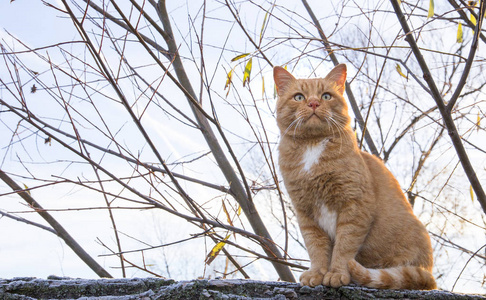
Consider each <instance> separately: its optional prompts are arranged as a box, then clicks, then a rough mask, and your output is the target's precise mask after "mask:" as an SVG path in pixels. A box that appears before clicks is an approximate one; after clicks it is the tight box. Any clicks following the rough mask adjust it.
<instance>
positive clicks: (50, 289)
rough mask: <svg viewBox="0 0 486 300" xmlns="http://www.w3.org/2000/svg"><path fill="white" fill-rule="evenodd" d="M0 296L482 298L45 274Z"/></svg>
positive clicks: (2, 287)
mask: <svg viewBox="0 0 486 300" xmlns="http://www.w3.org/2000/svg"><path fill="white" fill-rule="evenodd" d="M0 299H5V300H10V299H12V300H13V299H16V300H17V299H19V300H27V299H29V300H33V299H83V300H94V299H99V300H116V299H120V300H131V299H144V300H151V299H215V300H216V299H235V300H236V299H237V300H244V299H255V300H256V299H276V300H285V299H461V300H462V299H464V300H466V299H467V300H471V299H485V300H486V296H485V295H465V294H458V293H450V292H446V291H440V290H435V291H410V290H376V289H368V288H362V287H357V286H345V287H341V288H339V289H334V288H329V287H324V286H317V287H315V288H310V287H307V286H300V285H299V284H296V283H288V282H269V281H256V280H243V279H225V280H222V279H214V280H192V281H179V282H177V281H174V280H169V279H159V278H132V279H72V278H63V277H56V276H50V277H49V278H48V279H38V278H32V277H22V278H14V279H0Z"/></svg>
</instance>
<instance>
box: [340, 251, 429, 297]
mask: <svg viewBox="0 0 486 300" xmlns="http://www.w3.org/2000/svg"><path fill="white" fill-rule="evenodd" d="M348 267H349V272H350V273H351V278H352V280H353V281H354V282H355V283H357V284H359V285H361V286H366V287H370V288H377V289H407V290H433V289H436V288H437V285H436V283H435V279H434V277H433V276H432V274H431V273H430V272H429V271H427V270H425V269H423V268H421V267H416V266H400V267H394V268H387V269H367V268H365V267H363V266H362V265H361V264H360V263H358V262H357V261H356V260H354V259H353V260H350V261H349V262H348Z"/></svg>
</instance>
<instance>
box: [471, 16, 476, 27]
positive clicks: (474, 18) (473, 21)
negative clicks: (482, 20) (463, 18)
mask: <svg viewBox="0 0 486 300" xmlns="http://www.w3.org/2000/svg"><path fill="white" fill-rule="evenodd" d="M471 23H473V24H474V26H476V23H477V21H476V17H475V16H474V15H473V14H471Z"/></svg>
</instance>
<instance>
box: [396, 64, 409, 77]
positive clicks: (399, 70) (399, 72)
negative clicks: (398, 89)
mask: <svg viewBox="0 0 486 300" xmlns="http://www.w3.org/2000/svg"><path fill="white" fill-rule="evenodd" d="M395 68H396V69H397V72H398V74H400V75H401V76H402V77H404V78H407V76H406V75H405V74H403V72H402V68H401V67H400V65H399V64H397V65H396V66H395Z"/></svg>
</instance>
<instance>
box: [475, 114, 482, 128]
mask: <svg viewBox="0 0 486 300" xmlns="http://www.w3.org/2000/svg"><path fill="white" fill-rule="evenodd" d="M479 126H481V115H480V114H479V111H478V118H477V120H476V131H479Z"/></svg>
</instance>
